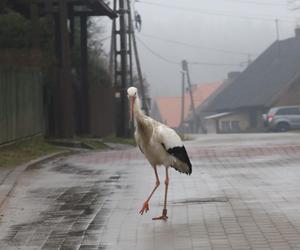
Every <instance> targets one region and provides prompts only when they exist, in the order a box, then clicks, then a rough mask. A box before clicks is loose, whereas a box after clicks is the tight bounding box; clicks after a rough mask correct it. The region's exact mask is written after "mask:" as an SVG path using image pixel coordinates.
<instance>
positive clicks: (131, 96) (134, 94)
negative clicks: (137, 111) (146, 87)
mask: <svg viewBox="0 0 300 250" xmlns="http://www.w3.org/2000/svg"><path fill="white" fill-rule="evenodd" d="M127 94H128V99H129V102H130V117H131V119H132V120H133V114H134V113H133V108H134V103H135V100H136V98H137V88H136V87H130V88H128V89H127Z"/></svg>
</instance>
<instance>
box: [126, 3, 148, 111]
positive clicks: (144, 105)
mask: <svg viewBox="0 0 300 250" xmlns="http://www.w3.org/2000/svg"><path fill="white" fill-rule="evenodd" d="M127 5H128V11H129V33H130V34H131V36H130V37H131V38H132V42H133V44H132V45H133V50H134V56H135V63H136V67H137V73H138V78H139V83H140V90H141V97H142V105H143V107H142V108H143V110H144V111H145V113H146V115H149V108H148V104H147V100H146V94H145V86H144V79H143V75H142V70H141V64H140V59H139V54H138V49H137V44H136V39H135V32H134V27H133V22H132V14H131V8H130V1H129V0H127Z"/></svg>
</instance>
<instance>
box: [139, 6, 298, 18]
mask: <svg viewBox="0 0 300 250" xmlns="http://www.w3.org/2000/svg"><path fill="white" fill-rule="evenodd" d="M137 3H142V4H147V5H153V6H157V7H163V8H168V9H176V10H181V11H188V12H197V13H202V14H204V15H210V16H224V17H231V18H239V19H244V20H254V21H268V22H270V21H272V22H274V20H275V19H278V20H279V21H281V22H288V23H294V21H293V20H289V19H279V18H276V17H274V18H265V17H254V16H245V15H243V16H239V15H231V14H222V13H217V12H210V11H207V10H202V9H198V8H194V9H191V8H186V7H182V6H175V5H168V4H161V3H153V2H147V1H139V2H137Z"/></svg>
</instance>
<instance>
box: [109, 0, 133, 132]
mask: <svg viewBox="0 0 300 250" xmlns="http://www.w3.org/2000/svg"><path fill="white" fill-rule="evenodd" d="M125 1H126V0H118V1H117V0H114V6H113V9H114V10H115V11H116V12H117V13H118V14H119V18H118V20H114V22H113V36H112V39H113V41H112V48H111V53H113V54H112V55H111V58H113V62H111V67H114V87H115V108H116V119H115V124H116V135H117V136H119V137H128V136H129V135H130V126H129V124H130V123H129V114H128V113H129V107H128V106H129V104H128V98H127V88H128V87H129V81H130V80H131V79H132V76H131V73H132V70H131V67H132V66H131V59H130V57H131V51H130V47H129V46H128V45H130V38H129V36H130V34H129V28H128V14H129V11H128V8H129V6H128V5H127V2H125ZM117 2H118V8H117ZM117 21H118V23H117Z"/></svg>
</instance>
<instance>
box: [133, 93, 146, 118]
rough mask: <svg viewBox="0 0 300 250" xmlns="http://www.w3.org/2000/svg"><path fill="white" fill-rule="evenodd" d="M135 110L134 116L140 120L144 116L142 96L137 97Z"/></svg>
mask: <svg viewBox="0 0 300 250" xmlns="http://www.w3.org/2000/svg"><path fill="white" fill-rule="evenodd" d="M133 112H134V118H135V119H136V120H137V121H138V120H140V119H141V118H142V117H143V116H144V113H143V111H142V109H141V102H140V98H139V97H138V96H137V97H136V99H135V102H134V107H133Z"/></svg>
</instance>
